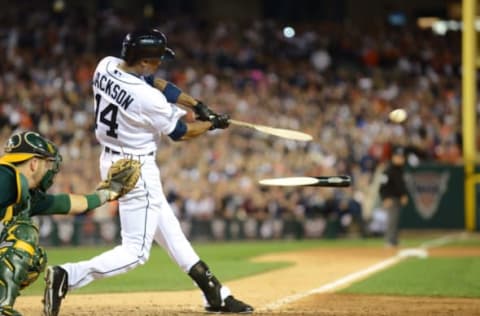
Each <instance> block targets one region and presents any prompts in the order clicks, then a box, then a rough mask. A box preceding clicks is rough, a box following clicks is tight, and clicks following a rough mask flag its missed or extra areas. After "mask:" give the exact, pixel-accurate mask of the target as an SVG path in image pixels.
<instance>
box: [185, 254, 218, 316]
mask: <svg viewBox="0 0 480 316" xmlns="http://www.w3.org/2000/svg"><path fill="white" fill-rule="evenodd" d="M188 275H189V276H190V277H191V278H192V279H193V280H194V281H195V283H197V285H198V287H199V288H200V289H201V290H202V292H203V294H204V296H205V299H206V300H207V303H208V305H209V306H211V307H214V308H219V307H220V306H221V305H222V294H221V289H222V284H220V282H219V281H218V279H217V278H216V277H215V276H214V275H213V273H212V272H210V269H209V268H208V266H207V264H206V263H205V262H203V261H202V260H200V261H198V262H197V263H195V264H194V265H193V266H192V268H190V271H189V272H188Z"/></svg>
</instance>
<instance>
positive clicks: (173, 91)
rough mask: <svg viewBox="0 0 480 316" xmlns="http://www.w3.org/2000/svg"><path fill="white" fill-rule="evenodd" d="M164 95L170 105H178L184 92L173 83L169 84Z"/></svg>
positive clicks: (164, 90)
mask: <svg viewBox="0 0 480 316" xmlns="http://www.w3.org/2000/svg"><path fill="white" fill-rule="evenodd" d="M163 94H164V95H165V97H166V98H167V101H168V102H170V103H177V101H178V97H179V96H180V94H182V90H180V89H179V88H178V87H177V86H176V85H174V84H173V83H171V82H168V83H167V85H166V86H165V89H163Z"/></svg>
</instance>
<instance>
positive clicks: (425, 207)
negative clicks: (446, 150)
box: [400, 164, 480, 229]
mask: <svg viewBox="0 0 480 316" xmlns="http://www.w3.org/2000/svg"><path fill="white" fill-rule="evenodd" d="M405 179H406V182H407V188H408V192H409V197H410V199H409V203H408V205H407V206H406V207H405V208H404V209H403V210H402V214H401V221H400V225H401V227H403V228H447V229H450V228H452V229H455V228H458V229H463V228H465V210H464V169H463V166H449V165H438V164H424V165H420V166H418V167H416V168H409V169H407V172H406V174H405ZM477 187H478V189H477V201H480V200H479V198H480V191H479V190H480V187H479V186H477ZM478 213H479V212H478V203H477V229H478V227H480V226H479V223H478V220H479V216H478Z"/></svg>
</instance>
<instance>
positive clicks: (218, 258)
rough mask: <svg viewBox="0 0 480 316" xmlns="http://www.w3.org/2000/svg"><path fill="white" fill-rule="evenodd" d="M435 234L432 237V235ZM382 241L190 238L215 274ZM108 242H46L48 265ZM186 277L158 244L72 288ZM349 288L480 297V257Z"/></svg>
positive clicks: (417, 262) (391, 272)
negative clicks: (131, 265)
mask: <svg viewBox="0 0 480 316" xmlns="http://www.w3.org/2000/svg"><path fill="white" fill-rule="evenodd" d="M433 238H435V237H433ZM431 239H432V237H430V238H429V237H428V236H421V237H420V238H414V237H408V238H404V239H402V247H417V246H419V245H420V244H422V243H423V242H425V241H428V240H431ZM454 245H455V246H457V245H458V246H479V245H480V240H479V239H476V240H475V239H472V240H470V239H468V240H463V241H459V242H456V243H454ZM345 247H366V248H369V247H377V248H378V247H383V240H382V239H378V238H377V239H362V240H358V239H352V240H348V239H336V240H326V239H322V240H305V241H251V242H224V243H205V244H203V243H200V244H194V248H195V250H196V251H197V252H198V254H199V255H200V257H201V258H202V259H204V260H205V261H206V262H207V263H208V264H209V265H210V267H211V268H212V270H213V272H214V273H215V275H217V277H219V279H220V280H222V281H224V282H227V281H229V280H233V279H237V278H242V277H247V276H253V275H255V274H260V273H264V272H267V271H271V270H275V269H281V268H285V267H287V266H289V265H291V264H292V263H289V262H251V261H250V259H251V258H253V257H256V256H259V255H262V254H268V253H277V252H285V251H293V250H302V249H311V248H345ZM108 249H110V247H108V248H105V247H90V248H87V247H79V248H47V253H48V262H49V264H51V265H55V264H62V263H65V262H77V261H81V260H88V259H90V258H92V257H94V256H96V255H98V254H101V253H102V252H104V251H106V250H108ZM43 283H44V282H43V281H42V280H38V281H37V282H35V283H34V284H33V285H32V286H30V287H29V288H27V289H26V290H25V291H24V292H22V295H40V294H41V293H42V291H43ZM194 288H195V287H194V285H193V283H192V281H191V279H190V278H189V277H188V276H187V275H186V274H185V273H184V272H183V271H181V270H180V269H179V268H178V266H177V265H176V264H174V263H173V261H172V260H171V259H170V258H169V257H168V255H167V254H166V253H165V251H164V250H163V249H161V248H159V247H158V246H155V247H153V249H152V252H151V255H150V259H149V261H148V262H147V263H146V264H145V265H144V266H141V267H138V268H137V269H134V270H132V271H130V272H128V273H124V274H122V275H119V276H116V277H111V278H106V279H102V280H97V281H95V282H92V283H91V284H89V285H88V286H86V287H84V288H81V289H79V290H77V291H76V293H113V292H138V291H167V290H168V291H172V290H187V289H194ZM344 292H349V293H371V294H392V295H393V294H394V295H429V296H430V295H445V296H466V297H468V296H471V297H480V259H477V258H448V259H447V258H428V259H411V260H408V261H405V262H402V263H400V264H398V265H396V266H394V267H392V268H390V269H388V270H386V271H382V272H380V273H377V274H375V275H373V276H372V277H371V278H369V279H367V280H365V281H363V282H360V283H357V284H355V285H353V286H352V287H350V288H348V289H345V290H344Z"/></svg>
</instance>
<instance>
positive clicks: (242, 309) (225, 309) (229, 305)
mask: <svg viewBox="0 0 480 316" xmlns="http://www.w3.org/2000/svg"><path fill="white" fill-rule="evenodd" d="M205 310H206V311H207V312H209V313H219V314H223V313H225V314H230V313H231V314H251V313H253V307H252V306H250V305H248V304H246V303H244V302H242V301H239V300H237V299H236V298H235V297H233V296H232V295H229V296H227V297H226V298H225V299H224V300H223V304H222V306H220V307H211V306H206V307H205Z"/></svg>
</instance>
